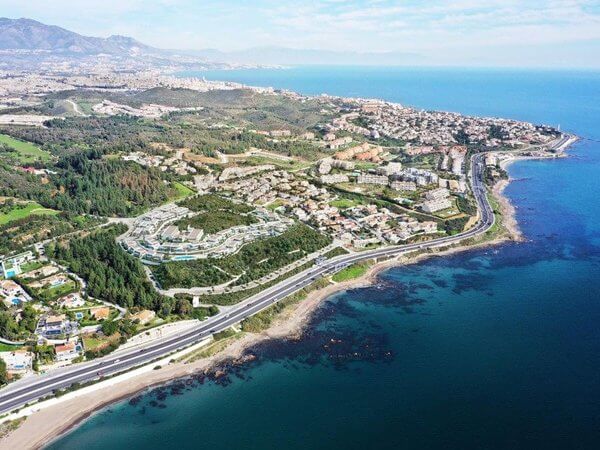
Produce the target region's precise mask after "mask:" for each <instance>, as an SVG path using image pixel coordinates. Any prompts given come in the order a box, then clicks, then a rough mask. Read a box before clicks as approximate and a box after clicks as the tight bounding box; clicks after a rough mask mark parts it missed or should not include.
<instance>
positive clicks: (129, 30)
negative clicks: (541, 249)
mask: <svg viewBox="0 0 600 450" xmlns="http://www.w3.org/2000/svg"><path fill="white" fill-rule="evenodd" d="M0 8H1V11H2V15H4V16H7V17H11V18H18V17H28V18H32V19H35V20H39V21H41V22H44V23H47V24H52V25H58V26H61V27H64V28H67V29H70V30H73V31H76V32H78V33H81V34H85V35H94V36H103V37H106V36H108V35H111V34H121V35H126V36H131V37H134V38H136V39H138V40H140V41H141V42H144V43H146V44H148V45H152V46H155V47H159V48H169V49H182V50H201V49H212V48H214V49H219V50H222V51H225V52H231V51H239V50H245V49H249V48H268V47H290V48H295V49H311V50H321V51H325V50H327V51H329V50H334V51H336V52H351V54H360V53H388V52H389V53H392V55H390V59H389V62H390V64H406V65H462V66H513V67H557V68H568V67H573V68H580V67H593V68H600V58H597V55H599V54H600V2H598V1H589V0H551V1H537V0H533V1H516V0H484V1H473V0H458V1H453V2H451V3H450V2H443V1H431V2H418V1H390V0H352V1H341V0H322V1H312V2H303V3H302V4H301V5H300V6H298V5H297V2H293V1H291V0H279V1H275V0H256V1H253V2H250V1H245V0H229V1H227V0H226V1H220V2H217V1H214V0H208V1H203V2H202V3H201V4H199V2H196V1H193V0H153V1H143V0H102V1H100V0H85V1H67V0H55V1H53V2H52V4H51V5H49V4H48V3H47V2H46V1H42V0H28V1H27V2H20V3H17V2H14V0H0ZM253 54H257V53H256V51H254V52H253ZM273 57H274V56H271V58H273ZM315 57H316V58H317V59H318V58H319V55H318V54H317V55H316V56H315V54H312V59H310V60H309V59H306V62H311V63H314V62H315V61H314V58H315ZM298 58H299V63H302V58H303V55H299V56H298ZM322 59H323V61H322V62H323V63H326V62H328V61H327V58H326V54H325V53H324V54H323V56H322ZM356 60H357V61H356V63H361V61H360V57H356ZM370 61H373V60H370ZM261 62H265V61H261ZM266 62H272V63H276V62H277V61H266Z"/></svg>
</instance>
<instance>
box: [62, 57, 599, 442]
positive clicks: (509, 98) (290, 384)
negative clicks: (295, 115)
mask: <svg viewBox="0 0 600 450" xmlns="http://www.w3.org/2000/svg"><path fill="white" fill-rule="evenodd" d="M207 77H208V78H211V77H213V78H228V79H231V80H235V81H243V82H245V83H248V84H255V85H260V84H262V85H274V86H276V87H284V88H290V89H294V90H297V91H301V92H305V93H318V92H322V91H325V92H329V93H332V94H342V95H356V96H363V97H369V96H374V97H381V98H386V99H389V100H393V101H400V102H404V103H406V104H412V105H416V106H419V107H423V108H430V109H434V108H439V109H446V110H455V111H460V112H464V113H468V114H483V115H494V116H508V117H514V118H518V119H524V120H532V121H536V122H544V123H551V124H558V123H560V124H561V126H562V128H563V129H569V130H572V131H575V132H577V133H578V134H580V135H581V136H584V137H588V138H594V139H600V113H599V109H598V108H599V105H600V74H598V73H592V72H587V73H584V72H581V73H569V72H524V71H497V72H495V71H489V70H486V71H473V70H471V71H464V72H461V71H459V70H454V69H453V70H450V71H443V70H418V69H411V70H407V71H403V70H401V69H397V68H394V69H389V70H388V69H371V68H360V69H349V68H334V69H319V70H318V71H317V70H316V69H312V68H308V69H293V70H289V71H238V72H224V73H219V74H218V76H217V75H215V74H207ZM570 154H571V157H570V158H567V159H562V160H557V161H525V162H519V163H517V164H515V165H513V166H512V167H511V169H510V173H511V176H512V177H513V178H514V179H515V181H514V182H513V183H512V184H511V185H510V186H509V187H508V188H507V191H506V192H507V195H508V196H509V197H510V199H511V200H512V201H513V202H514V204H515V206H516V207H517V216H518V220H519V223H520V225H521V228H522V230H523V231H524V233H525V235H526V237H527V238H528V241H527V242H526V243H521V244H503V245H501V246H499V247H496V248H493V249H487V250H473V251H468V252H465V253H461V254H458V255H454V256H451V257H444V258H436V259H431V260H429V261H426V262H424V263H421V264H418V265H413V266H407V267H402V268H395V269H391V270H389V271H387V272H385V273H384V274H383V275H382V276H381V278H380V283H379V284H378V285H377V286H376V287H372V288H367V289H356V290H352V291H349V292H345V293H340V294H337V295H335V296H333V297H332V298H330V299H329V300H328V301H327V302H325V304H324V306H323V307H322V308H321V309H320V310H319V311H318V313H317V314H316V315H315V317H314V318H313V320H312V322H311V326H310V327H309V331H308V333H307V336H306V337H305V338H303V339H301V340H299V341H278V342H271V343H268V344H264V345H260V346H258V347H257V348H255V349H253V350H252V352H253V353H254V354H256V355H257V360H256V361H255V362H253V363H251V364H247V365H245V366H242V367H227V370H228V373H229V376H228V377H227V378H226V379H222V380H220V382H218V383H215V382H214V381H211V380H209V379H207V380H198V379H196V380H187V381H183V382H178V383H175V384H173V385H170V386H167V387H165V388H163V389H158V390H154V391H152V392H150V393H147V394H145V395H143V396H141V397H138V398H136V399H135V400H134V401H132V402H122V403H120V404H117V405H114V406H112V407H110V408H108V409H106V410H104V411H102V412H101V413H99V414H97V415H96V416H94V417H93V418H92V419H90V420H88V421H87V422H86V423H84V424H83V425H82V426H80V427H79V428H77V429H76V430H75V431H74V432H72V433H71V434H69V435H68V436H66V437H64V438H62V439H61V440H60V441H58V442H56V443H55V444H54V445H52V447H51V448H53V449H81V448H85V449H86V450H93V449H106V448H111V449H128V450H134V449H164V448H179V449H188V448H189V449H192V448H195V449H196V448H207V449H231V448H244V449H246V448H251V449H279V448H285V449H323V448H327V449H364V448H406V449H437V448H443V449H448V448H451V449H514V448H522V449H530V448H544V449H555V448H556V449H559V448H560V449H565V448H568V449H571V448H585V449H595V448H598V442H599V441H600V200H599V196H600V144H599V143H597V142H595V141H592V140H585V141H582V142H580V143H579V144H577V145H576V146H575V147H574V148H573V149H572V150H571V151H570Z"/></svg>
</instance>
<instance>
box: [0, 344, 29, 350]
mask: <svg viewBox="0 0 600 450" xmlns="http://www.w3.org/2000/svg"><path fill="white" fill-rule="evenodd" d="M22 347H23V346H22V345H9V344H4V343H2V342H0V352H14V351H16V350H20V349H21V348H22Z"/></svg>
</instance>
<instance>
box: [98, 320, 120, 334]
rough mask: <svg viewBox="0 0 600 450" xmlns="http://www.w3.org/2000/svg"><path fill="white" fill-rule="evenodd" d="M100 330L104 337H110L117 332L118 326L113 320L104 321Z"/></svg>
mask: <svg viewBox="0 0 600 450" xmlns="http://www.w3.org/2000/svg"><path fill="white" fill-rule="evenodd" d="M101 329H102V333H104V335H105V336H112V335H113V334H115V333H116V332H117V331H118V330H119V324H118V323H117V322H115V321H114V320H105V321H104V322H102V327H101Z"/></svg>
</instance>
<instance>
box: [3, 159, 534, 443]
mask: <svg viewBox="0 0 600 450" xmlns="http://www.w3.org/2000/svg"><path fill="white" fill-rule="evenodd" d="M521 159H537V158H535V157H524V158H521V157H519V158H511V159H508V160H505V161H504V162H503V165H508V164H510V163H512V162H514V161H517V160H521ZM503 168H504V167H503ZM509 183H510V180H501V181H500V182H498V183H496V185H494V187H493V188H492V190H491V192H492V194H493V197H494V198H495V200H496V201H497V202H498V204H499V207H500V210H501V216H500V217H501V221H502V223H501V226H502V233H500V235H499V236H497V237H494V238H493V239H490V240H484V241H482V242H477V243H475V244H472V243H471V244H461V245H458V246H456V247H450V248H447V249H445V250H441V251H436V252H432V253H422V254H418V255H416V256H411V257H410V259H407V257H402V258H394V259H391V260H387V261H383V262H379V263H376V264H374V265H373V266H372V267H370V268H369V270H368V271H367V272H366V273H365V274H364V275H363V276H361V277H359V278H356V279H353V280H349V281H345V282H341V283H335V284H330V285H328V286H326V287H325V288H322V289H319V290H316V291H312V292H310V293H309V294H308V295H307V297H306V298H305V299H304V300H302V301H300V302H299V303H297V304H295V305H292V306H290V307H288V308H286V309H285V310H284V311H283V312H282V313H281V314H280V315H279V316H278V317H277V319H276V320H275V321H274V323H273V324H272V325H271V327H269V328H268V329H267V330H265V331H263V332H261V333H257V334H251V333H246V334H244V335H243V336H242V337H241V338H240V339H238V340H235V341H233V342H232V343H231V344H229V345H228V346H227V347H226V348H224V349H223V350H221V351H220V352H218V353H216V354H214V355H212V356H209V357H206V358H202V359H199V360H197V361H194V362H190V363H184V362H174V363H170V364H168V365H167V366H165V367H162V368H161V369H159V370H152V371H150V372H146V373H144V374H143V375H137V376H135V377H132V378H130V379H128V380H127V381H120V382H114V381H112V380H106V381H105V382H103V383H101V384H98V385H97V388H95V389H94V390H93V391H92V392H89V393H86V394H83V395H81V396H78V397H75V398H72V399H68V400H66V399H65V400H64V401H62V402H61V403H59V404H56V405H52V406H48V407H46V408H43V409H40V410H39V411H36V412H34V413H33V414H31V415H29V416H28V417H27V419H26V420H25V421H24V422H23V423H22V424H21V425H20V426H19V427H18V428H16V429H15V430H13V431H11V432H10V433H8V434H7V435H6V436H5V437H4V438H2V439H1V440H0V449H3V448H7V449H9V448H10V449H12V448H35V449H37V448H43V447H44V446H46V445H48V444H49V443H50V442H52V441H54V440H56V439H58V438H59V437H61V436H62V435H64V434H66V433H68V432H69V431H71V430H72V429H73V428H75V427H76V426H78V425H79V424H81V423H82V422H84V421H85V420H86V419H88V418H89V417H90V416H92V415H93V414H94V413H96V412H97V411H99V410H101V409H103V408H105V407H107V406H109V405H110V404H114V403H116V402H119V401H121V400H124V399H126V398H129V397H131V396H133V395H135V394H137V393H139V392H141V391H144V390H146V389H148V388H151V387H155V386H158V385H161V384H165V383H168V382H170V381H172V380H175V379H177V378H184V377H186V376H189V375H192V374H195V373H198V372H202V371H210V369H211V368H214V367H215V366H217V365H218V364H219V363H222V362H224V361H227V360H234V361H235V360H240V358H241V357H242V356H243V354H244V352H245V351H246V350H248V349H250V348H252V346H254V345H256V344H258V343H260V342H264V341H266V340H270V339H282V338H286V339H297V338H300V337H301V335H302V333H303V331H304V330H305V328H306V326H307V324H308V323H309V321H310V318H311V317H312V315H313V313H314V312H315V311H316V310H317V308H318V307H319V306H320V305H321V304H322V302H323V301H324V300H326V299H327V298H328V297H330V296H331V295H333V294H335V293H338V292H341V291H345V290H349V289H356V288H360V287H366V286H370V285H372V284H375V283H376V282H377V280H378V275H379V274H380V273H381V272H383V271H385V270H387V269H389V268H391V267H397V266H401V265H407V264H417V263H419V262H421V261H423V260H425V259H427V258H429V257H432V256H447V255H451V254H455V253H458V252H462V251H465V250H471V249H477V248H485V247H490V246H495V245H498V244H500V243H502V242H506V241H516V242H519V241H523V240H524V238H523V236H522V233H521V231H520V230H519V227H518V224H517V221H516V217H515V212H516V211H515V208H514V206H513V205H512V204H511V203H510V201H509V200H508V199H507V198H506V197H505V196H504V195H503V191H504V189H505V188H506V186H508V184H509ZM111 381H112V382H111Z"/></svg>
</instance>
